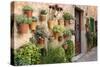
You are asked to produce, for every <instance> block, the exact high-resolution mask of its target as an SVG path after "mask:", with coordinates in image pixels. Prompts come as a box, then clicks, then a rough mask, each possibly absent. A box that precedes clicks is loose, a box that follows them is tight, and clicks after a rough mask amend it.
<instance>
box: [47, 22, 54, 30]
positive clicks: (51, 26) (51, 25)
mask: <svg viewBox="0 0 100 67" xmlns="http://www.w3.org/2000/svg"><path fill="white" fill-rule="evenodd" d="M53 23H54V20H48V28H49V29H52V28H53V25H54V24H53Z"/></svg>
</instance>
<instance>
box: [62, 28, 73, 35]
mask: <svg viewBox="0 0 100 67" xmlns="http://www.w3.org/2000/svg"><path fill="white" fill-rule="evenodd" d="M63 34H64V35H67V36H71V35H72V33H71V31H70V30H69V29H65V30H64V32H63Z"/></svg>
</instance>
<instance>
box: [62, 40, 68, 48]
mask: <svg viewBox="0 0 100 67" xmlns="http://www.w3.org/2000/svg"><path fill="white" fill-rule="evenodd" d="M62 47H63V48H64V50H66V49H67V48H68V45H67V41H65V42H64V44H63V45H62Z"/></svg>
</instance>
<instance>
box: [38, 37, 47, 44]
mask: <svg viewBox="0 0 100 67" xmlns="http://www.w3.org/2000/svg"><path fill="white" fill-rule="evenodd" d="M37 43H38V44H39V45H43V44H44V43H45V39H44V38H42V37H39V39H38V40H37Z"/></svg>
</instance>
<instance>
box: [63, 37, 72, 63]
mask: <svg viewBox="0 0 100 67" xmlns="http://www.w3.org/2000/svg"><path fill="white" fill-rule="evenodd" d="M66 43H67V49H66V50H65V55H66V62H71V60H72V57H73V53H74V44H73V41H72V40H70V39H69V40H67V41H66Z"/></svg>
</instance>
